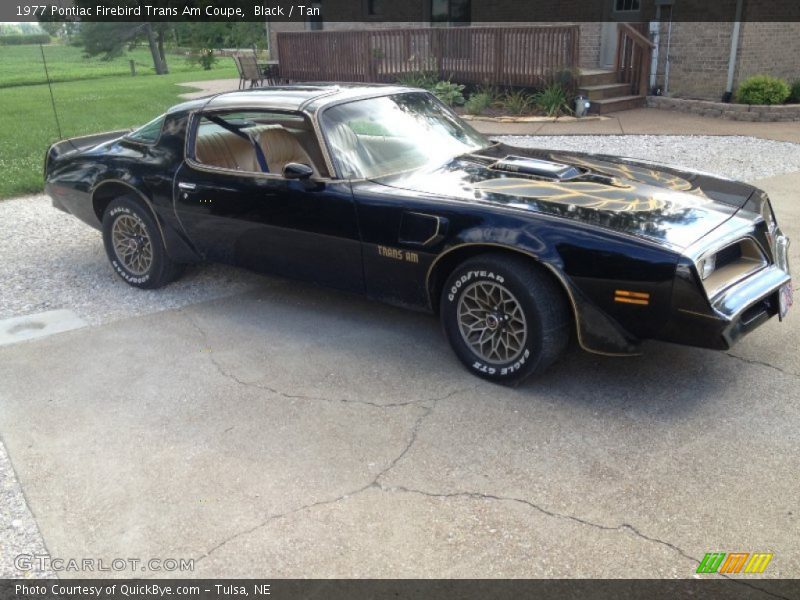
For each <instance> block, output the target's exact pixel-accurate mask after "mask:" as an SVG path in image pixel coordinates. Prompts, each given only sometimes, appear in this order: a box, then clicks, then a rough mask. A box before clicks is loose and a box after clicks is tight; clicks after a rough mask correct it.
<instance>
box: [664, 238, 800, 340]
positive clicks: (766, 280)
mask: <svg viewBox="0 0 800 600" xmlns="http://www.w3.org/2000/svg"><path fill="white" fill-rule="evenodd" d="M788 250H789V239H788V238H787V237H785V236H783V235H780V234H778V235H777V236H776V238H775V243H774V244H773V255H774V262H773V263H772V264H771V265H769V266H767V267H765V268H764V269H761V270H760V271H758V272H756V273H754V274H753V275H751V276H749V277H747V278H746V279H744V280H742V281H740V282H738V283H736V284H735V285H733V286H731V287H729V288H727V289H726V290H724V291H723V292H721V293H720V294H718V295H717V296H715V297H713V298H712V299H711V300H710V302H709V303H708V304H707V305H706V306H704V307H702V308H700V307H691V308H678V309H677V311H676V313H675V316H674V317H673V318H672V319H670V322H669V323H668V324H667V326H666V327H665V329H664V332H663V335H662V336H659V338H660V339H663V340H665V341H670V342H676V343H680V344H688V345H691V346H699V347H702V348H712V349H715V350H727V349H729V348H730V347H731V346H733V345H734V344H735V343H736V342H737V341H738V340H739V339H741V338H742V337H743V336H745V335H747V334H748V333H750V332H751V331H753V330H754V329H756V328H757V327H758V326H760V325H762V324H763V323H764V322H766V321H767V320H769V319H770V318H772V317H774V316H775V315H777V314H778V313H779V311H780V293H781V289H782V288H784V286H787V285H791V280H792V277H791V274H790V270H789V259H788Z"/></svg>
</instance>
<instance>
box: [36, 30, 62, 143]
mask: <svg viewBox="0 0 800 600" xmlns="http://www.w3.org/2000/svg"><path fill="white" fill-rule="evenodd" d="M39 50H41V52H42V64H43V65H44V76H45V77H46V78H47V88H48V89H49V90H50V103H51V104H52V105H53V116H54V117H55V118H56V129H58V139H59V140H62V139H64V136H63V135H61V123H60V122H59V120H58V111H56V99H55V97H54V96H53V85H52V84H51V83H50V73H48V71H47V59H45V57H44V46H43V45H42V44H39Z"/></svg>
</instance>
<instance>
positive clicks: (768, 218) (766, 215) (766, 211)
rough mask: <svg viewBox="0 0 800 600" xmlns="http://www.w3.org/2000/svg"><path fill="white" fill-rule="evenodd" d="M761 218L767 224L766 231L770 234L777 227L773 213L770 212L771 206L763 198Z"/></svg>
mask: <svg viewBox="0 0 800 600" xmlns="http://www.w3.org/2000/svg"><path fill="white" fill-rule="evenodd" d="M761 217H762V218H763V219H764V222H765V223H766V224H767V230H768V231H769V232H770V233H772V232H773V231H775V228H776V227H778V222H777V221H776V220H775V213H774V212H772V205H771V204H770V202H769V200H768V199H766V198H764V202H763V203H762V204H761Z"/></svg>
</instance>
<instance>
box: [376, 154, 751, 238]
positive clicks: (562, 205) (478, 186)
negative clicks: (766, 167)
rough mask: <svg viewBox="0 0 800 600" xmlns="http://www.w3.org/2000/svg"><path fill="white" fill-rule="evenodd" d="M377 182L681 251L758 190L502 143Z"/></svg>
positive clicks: (665, 170)
mask: <svg viewBox="0 0 800 600" xmlns="http://www.w3.org/2000/svg"><path fill="white" fill-rule="evenodd" d="M527 159H534V160H532V161H531V160H527ZM498 161H500V162H499V164H498ZM554 163H555V164H554ZM564 167H568V168H564ZM548 171H550V172H549V173H548ZM558 171H560V172H561V173H562V174H563V175H564V178H560V177H559V175H558V174H557V173H556V172H558ZM372 181H373V182H375V183H379V184H381V185H385V186H389V187H392V188H397V189H403V190H411V191H414V192H419V193H423V194H432V195H436V196H443V197H448V198H452V199H453V200H460V201H464V202H469V203H477V204H484V205H492V206H498V207H507V208H513V209H518V210H519V209H521V210H527V211H531V212H535V213H542V214H547V215H552V216H558V217H563V218H566V219H572V220H575V221H581V222H584V223H589V224H592V225H596V226H601V227H604V228H607V229H610V230H614V231H619V232H622V233H626V234H630V235H635V236H639V237H644V238H648V239H651V240H655V241H658V242H661V243H665V244H668V245H670V246H673V247H677V248H685V247H687V246H689V245H690V244H692V243H693V242H695V241H697V240H698V239H700V238H701V237H703V236H704V235H706V234H707V233H709V232H711V231H712V230H713V229H715V228H716V227H719V226H720V225H721V224H722V223H724V222H725V221H727V220H728V219H729V218H730V217H731V216H733V215H734V214H735V213H736V211H737V210H738V209H739V208H741V207H742V206H744V204H745V203H746V202H747V200H748V198H749V197H750V195H751V194H752V193H753V192H754V190H755V188H753V187H752V186H749V185H747V184H744V183H739V182H735V181H730V180H727V179H722V178H719V177H713V176H710V175H706V174H703V173H696V172H689V171H683V170H680V169H674V168H671V167H667V166H665V165H657V164H654V163H648V162H645V161H640V160H633V159H625V158H618V157H613V156H606V155H598V154H583V153H575V152H563V151H551V150H531V149H527V148H517V147H513V146H506V145H504V144H496V145H495V146H492V147H491V148H488V149H485V150H481V151H478V152H476V153H474V154H468V155H464V156H460V157H457V158H455V159H453V160H451V161H448V162H447V163H446V164H444V165H441V166H438V167H434V168H422V169H417V170H413V171H408V172H404V173H400V174H394V175H389V176H384V177H380V178H375V179H372Z"/></svg>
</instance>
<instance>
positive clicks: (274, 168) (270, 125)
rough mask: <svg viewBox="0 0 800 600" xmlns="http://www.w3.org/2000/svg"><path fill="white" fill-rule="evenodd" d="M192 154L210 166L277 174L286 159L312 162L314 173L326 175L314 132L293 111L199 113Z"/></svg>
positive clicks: (303, 117)
mask: <svg viewBox="0 0 800 600" xmlns="http://www.w3.org/2000/svg"><path fill="white" fill-rule="evenodd" d="M194 159H195V160H196V161H197V162H198V163H200V164H202V165H205V166H208V167H212V168H218V169H224V170H228V171H241V172H244V173H269V174H271V175H278V176H281V175H282V174H283V169H284V167H285V166H286V165H287V164H288V163H300V164H305V165H308V166H309V167H311V169H312V170H313V172H314V177H328V172H327V169H326V168H325V161H324V159H323V157H322V152H321V151H320V148H319V144H318V142H317V139H316V134H315V133H314V130H313V128H312V127H311V124H310V123H309V122H308V119H306V117H305V116H304V115H301V114H297V113H279V112H266V111H247V112H242V111H237V112H210V113H207V114H203V115H201V117H200V119H199V120H198V122H197V130H196V134H195V146H194Z"/></svg>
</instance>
